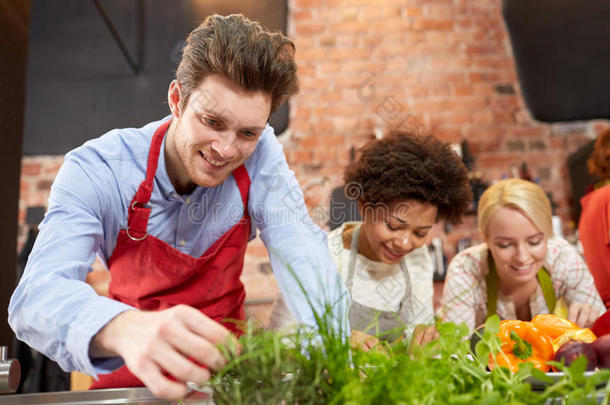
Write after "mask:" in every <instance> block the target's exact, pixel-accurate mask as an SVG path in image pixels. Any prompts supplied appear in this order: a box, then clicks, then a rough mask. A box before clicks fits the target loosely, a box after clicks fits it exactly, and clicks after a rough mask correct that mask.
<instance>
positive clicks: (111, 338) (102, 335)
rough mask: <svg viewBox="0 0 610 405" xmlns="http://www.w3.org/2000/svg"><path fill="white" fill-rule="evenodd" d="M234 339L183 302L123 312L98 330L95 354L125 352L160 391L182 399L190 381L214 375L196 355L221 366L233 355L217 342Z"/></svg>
mask: <svg viewBox="0 0 610 405" xmlns="http://www.w3.org/2000/svg"><path fill="white" fill-rule="evenodd" d="M229 339H234V337H233V336H232V335H231V333H230V332H229V330H227V329H226V328H225V327H223V326H222V325H220V324H219V323H217V322H215V321H213V320H212V319H210V318H208V317H207V316H205V315H203V314H202V313H201V312H200V311H198V310H196V309H195V308H192V307H189V306H186V305H177V306H175V307H173V308H170V309H166V310H163V311H158V312H143V311H127V312H123V313H122V314H120V315H118V316H117V317H116V318H114V319H113V320H112V321H110V322H109V323H108V324H107V325H106V326H105V327H104V328H103V329H102V330H100V332H99V333H98V334H97V335H95V337H94V338H93V341H92V343H91V347H90V350H89V352H90V355H91V356H92V357H111V356H120V357H122V358H123V360H124V361H125V364H126V365H127V368H129V370H130V371H131V372H132V373H133V374H134V375H135V376H136V377H138V378H139V379H140V380H141V381H142V382H143V383H144V384H145V385H146V387H148V389H149V390H150V391H151V392H152V393H153V394H154V395H155V396H157V397H160V398H165V399H169V400H177V399H180V398H181V397H183V396H184V395H185V394H186V393H187V391H188V389H187V387H186V382H188V381H192V382H194V383H197V384H203V383H205V382H206V381H208V380H209V379H210V371H209V370H206V369H205V368H203V367H200V366H198V365H197V364H195V363H194V362H193V361H191V360H190V359H193V360H195V361H197V362H199V363H200V364H203V365H205V366H207V367H208V368H209V369H211V370H219V369H220V368H222V367H223V366H224V365H225V364H226V361H227V360H226V359H225V358H224V356H223V355H222V354H221V353H220V351H219V350H218V348H217V347H216V345H217V344H219V343H225V342H227V341H228V340H229ZM235 347H237V344H235ZM164 371H166V372H168V373H169V374H171V375H172V376H174V377H175V378H176V379H177V380H178V381H172V380H170V379H169V378H167V377H166V376H164V375H163V372H164Z"/></svg>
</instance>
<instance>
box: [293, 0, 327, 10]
mask: <svg viewBox="0 0 610 405" xmlns="http://www.w3.org/2000/svg"><path fill="white" fill-rule="evenodd" d="M321 4H322V0H295V2H294V5H295V7H296V8H299V7H303V8H313V7H320V5H321Z"/></svg>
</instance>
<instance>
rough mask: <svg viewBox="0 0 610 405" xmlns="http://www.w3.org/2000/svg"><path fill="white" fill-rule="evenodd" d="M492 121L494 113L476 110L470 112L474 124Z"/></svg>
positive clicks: (487, 123) (484, 123)
mask: <svg viewBox="0 0 610 405" xmlns="http://www.w3.org/2000/svg"><path fill="white" fill-rule="evenodd" d="M493 122H494V114H493V113H492V112H491V111H477V112H475V113H473V114H472V123H473V124H476V125H489V124H492V123H493Z"/></svg>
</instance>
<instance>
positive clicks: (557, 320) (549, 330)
mask: <svg viewBox="0 0 610 405" xmlns="http://www.w3.org/2000/svg"><path fill="white" fill-rule="evenodd" d="M532 323H533V324H534V325H536V327H537V328H538V329H539V330H540V331H541V332H542V333H546V334H547V335H549V337H550V338H551V339H557V338H558V337H559V336H561V335H563V334H564V333H566V332H567V331H569V330H574V329H580V326H578V325H576V324H575V323H574V322H572V321H569V320H567V319H565V318H562V317H560V316H557V315H553V314H539V315H536V316H535V317H534V319H532Z"/></svg>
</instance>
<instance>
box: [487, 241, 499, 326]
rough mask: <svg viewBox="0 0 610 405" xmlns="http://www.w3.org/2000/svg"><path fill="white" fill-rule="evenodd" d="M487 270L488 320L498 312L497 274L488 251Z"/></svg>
mask: <svg viewBox="0 0 610 405" xmlns="http://www.w3.org/2000/svg"><path fill="white" fill-rule="evenodd" d="M487 268H488V269H489V271H488V272H487V276H486V277H485V281H486V283H487V318H489V317H490V316H492V315H495V314H496V312H497V310H498V272H497V271H496V265H495V263H494V259H493V257H492V256H491V252H490V251H489V250H488V251H487Z"/></svg>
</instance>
